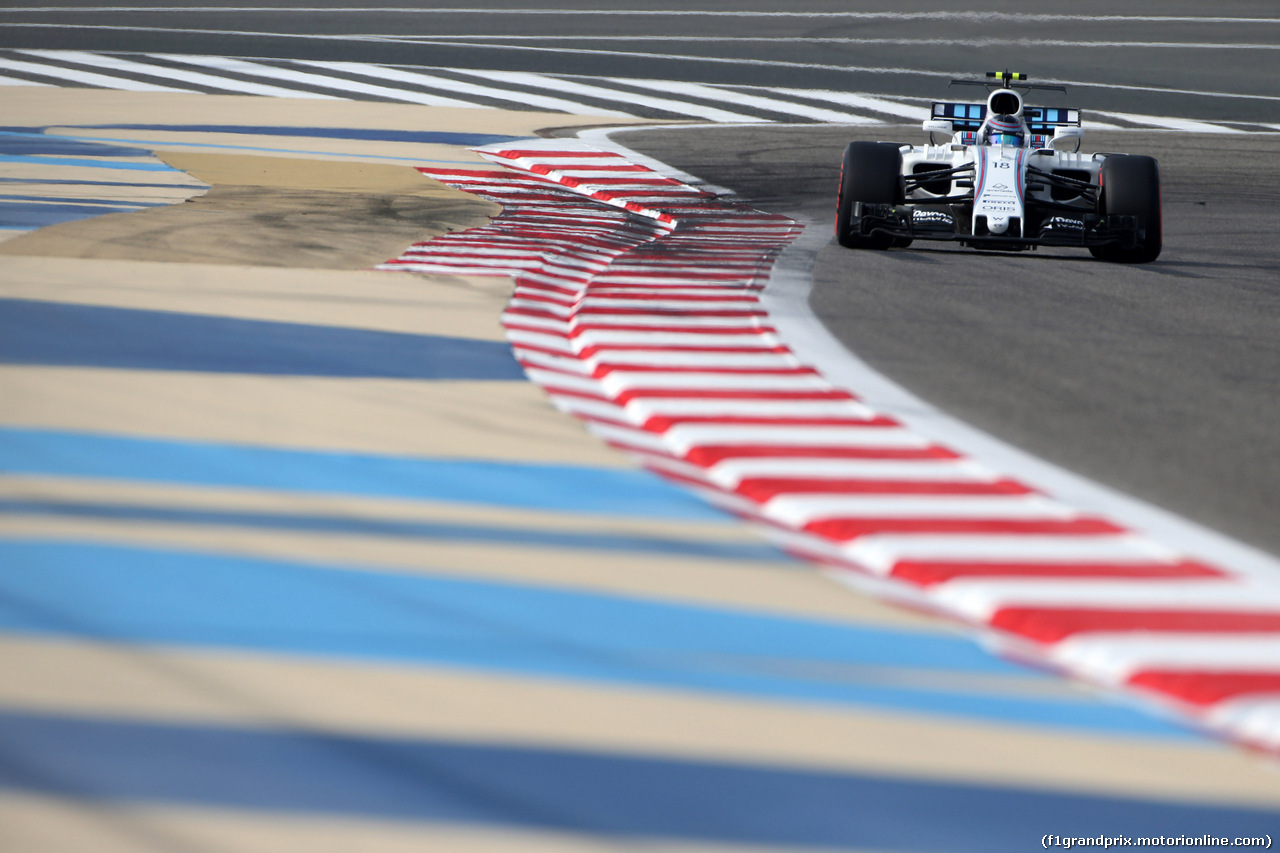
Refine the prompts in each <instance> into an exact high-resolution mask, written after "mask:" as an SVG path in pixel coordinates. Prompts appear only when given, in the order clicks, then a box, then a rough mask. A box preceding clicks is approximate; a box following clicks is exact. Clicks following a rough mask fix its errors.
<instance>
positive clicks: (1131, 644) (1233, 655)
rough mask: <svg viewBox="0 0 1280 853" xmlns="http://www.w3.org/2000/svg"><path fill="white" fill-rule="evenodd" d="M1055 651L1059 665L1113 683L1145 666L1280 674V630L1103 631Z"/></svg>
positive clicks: (1072, 639)
mask: <svg viewBox="0 0 1280 853" xmlns="http://www.w3.org/2000/svg"><path fill="white" fill-rule="evenodd" d="M1049 653H1050V656H1051V657H1052V658H1053V660H1054V661H1056V662H1058V663H1061V664H1064V665H1066V666H1070V667H1071V668H1073V669H1076V670H1079V671H1082V672H1085V673H1087V674H1088V675H1090V676H1092V677H1093V678H1096V679H1098V680H1100V681H1106V682H1110V683H1119V682H1123V681H1124V680H1125V679H1127V678H1129V677H1130V676H1132V675H1133V674H1134V673H1135V672H1138V671H1140V670H1144V669H1170V670H1208V671H1215V670H1216V671H1220V672H1231V671H1236V670H1239V669H1243V668H1245V667H1251V668H1255V669H1256V670H1257V671H1261V672H1276V673H1280V638H1277V637H1276V636H1275V634H1204V633H1199V632H1194V633H1184V634H1179V633H1172V632H1171V633H1168V634H1141V633H1140V634H1136V635H1134V634H1125V633H1120V632H1117V633H1109V634H1104V633H1102V632H1099V633H1096V634H1082V635H1080V636H1078V637H1069V638H1067V639H1065V640H1063V641H1061V642H1060V643H1057V644H1056V645H1054V646H1053V647H1052V649H1051V650H1050V652H1049Z"/></svg>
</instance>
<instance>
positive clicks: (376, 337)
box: [0, 211, 524, 380]
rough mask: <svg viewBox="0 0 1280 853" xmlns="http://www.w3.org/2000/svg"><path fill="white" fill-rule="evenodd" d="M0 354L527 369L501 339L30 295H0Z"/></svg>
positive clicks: (469, 374) (291, 371)
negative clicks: (82, 302) (63, 300)
mask: <svg viewBox="0 0 1280 853" xmlns="http://www.w3.org/2000/svg"><path fill="white" fill-rule="evenodd" d="M99 212H101V211H99ZM0 363H7V364H46V365H63V366H85V367H109V368H122V369H130V370H187V371H199V372H209V373H247V374H258V375H271V376H341V377H378V378H396V379H469V380H522V379H524V371H523V370H522V369H521V368H520V365H519V364H518V363H517V362H516V360H515V357H514V356H513V355H512V353H511V348H510V346H508V345H507V344H506V343H503V342H499V341H483V340H475V339H472V338H453V337H446V336H443V335H419V334H408V333H402V332H383V331H372V330H367V329H351V328H345V327H340V326H318V325H311V324H304V323H282V322H272V321H267V320H245V319H239V318H234V317H217V316H208V315H201V314H183V313H178V312H173V311H148V310H141V309H135V308H115V307H108V306H100V305H79V304H70V303H59V302H40V301H36V300H27V299H0Z"/></svg>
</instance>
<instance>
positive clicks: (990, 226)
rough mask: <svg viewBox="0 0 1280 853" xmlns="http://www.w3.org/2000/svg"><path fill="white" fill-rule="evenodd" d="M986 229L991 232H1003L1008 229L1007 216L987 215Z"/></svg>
mask: <svg viewBox="0 0 1280 853" xmlns="http://www.w3.org/2000/svg"><path fill="white" fill-rule="evenodd" d="M987 230H988V231H990V232H991V233H992V234H1003V233H1005V232H1006V231H1008V230H1009V217H1007V216H988V217H987Z"/></svg>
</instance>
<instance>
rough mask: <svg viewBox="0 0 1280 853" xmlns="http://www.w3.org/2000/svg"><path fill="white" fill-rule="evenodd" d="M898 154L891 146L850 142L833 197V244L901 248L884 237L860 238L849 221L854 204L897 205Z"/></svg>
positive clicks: (899, 187) (858, 229)
mask: <svg viewBox="0 0 1280 853" xmlns="http://www.w3.org/2000/svg"><path fill="white" fill-rule="evenodd" d="M901 174H902V152H901V151H900V150H899V147H898V145H897V144H896V143H892V142H850V143H849V145H848V147H846V148H845V149H844V162H843V163H841V166H840V190H839V192H838V194H837V195H836V240H837V241H838V242H839V243H840V245H841V246H844V247H846V248H849V249H887V248H889V247H890V246H895V245H903V244H905V241H904V242H903V243H899V242H895V240H894V238H893V237H891V236H889V235H888V234H863V233H862V229H861V227H860V226H859V223H856V222H854V221H853V211H854V203H855V202H862V203H863V204H899V203H900V202H901V201H902V199H901V196H902V180H901Z"/></svg>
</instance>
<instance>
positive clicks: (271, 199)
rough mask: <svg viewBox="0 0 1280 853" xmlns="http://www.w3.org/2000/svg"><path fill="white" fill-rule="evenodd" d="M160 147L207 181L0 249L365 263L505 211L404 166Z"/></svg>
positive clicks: (139, 257)
mask: <svg viewBox="0 0 1280 853" xmlns="http://www.w3.org/2000/svg"><path fill="white" fill-rule="evenodd" d="M157 156H159V157H160V158H161V159H163V160H164V161H165V162H166V163H168V164H169V165H171V166H173V167H174V168H176V169H181V170H182V171H184V172H186V173H188V174H190V175H192V176H193V177H196V178H198V179H199V180H202V181H204V182H205V183H207V184H210V185H211V188H210V189H209V191H208V192H206V193H205V194H203V195H201V196H197V197H195V198H192V199H189V200H188V201H186V202H184V203H182V204H177V205H173V206H170V207H158V208H151V209H149V210H142V211H137V212H134V213H113V214H107V215H104V216H99V217H96V218H94V219H84V220H80V221H77V222H67V223H62V224H60V225H52V226H48V227H45V228H41V229H40V230H38V231H33V232H31V233H29V234H26V235H23V236H21V237H17V238H14V239H12V240H9V241H7V242H5V243H3V244H0V254H3V255H41V256H45V257H64V258H87V259H99V260H135V261H162V262H177V263H202V264H240V265H249V266H269V267H296V268H303V269H366V268H368V267H371V266H373V265H374V264H379V263H382V262H383V261H385V260H388V259H389V258H394V257H396V256H398V255H399V254H400V253H401V252H402V251H403V250H404V249H405V248H407V247H408V246H410V245H411V244H413V243H415V242H417V241H420V240H427V239H430V238H431V237H435V236H439V235H440V234H444V233H445V232H448V231H459V230H463V229H466V228H473V227H476V226H478V225H483V224H485V223H486V222H488V221H489V220H490V219H491V218H492V217H493V216H496V215H497V214H498V212H499V211H500V208H499V207H498V205H495V204H492V203H490V202H486V201H482V200H480V199H478V198H476V197H475V196H472V195H468V194H467V193H464V192H461V191H459V190H455V189H452V188H451V187H447V186H445V185H444V184H441V183H439V182H438V181H434V180H431V179H430V178H428V177H426V176H425V175H423V174H421V173H420V172H418V171H417V170H416V169H413V168H412V167H409V166H396V165H383V164H375V163H344V162H335V161H331V160H302V159H290V158H282V157H263V156H248V155H241V154H205V153H189V152H160V153H158V154H157Z"/></svg>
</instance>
